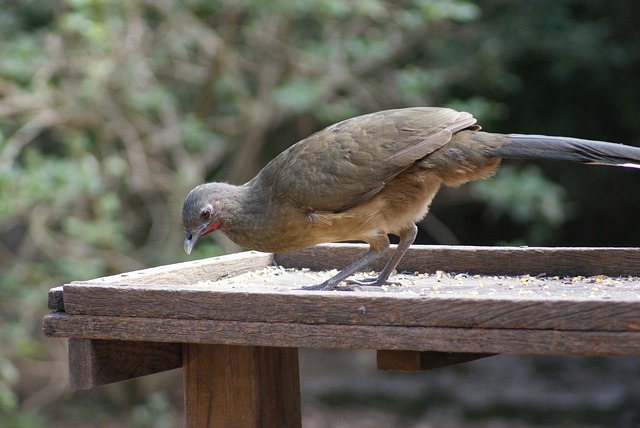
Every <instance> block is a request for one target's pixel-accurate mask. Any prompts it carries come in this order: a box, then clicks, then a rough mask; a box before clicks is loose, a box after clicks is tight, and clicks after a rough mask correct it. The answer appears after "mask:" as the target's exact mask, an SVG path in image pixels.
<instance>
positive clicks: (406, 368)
mask: <svg viewBox="0 0 640 428" xmlns="http://www.w3.org/2000/svg"><path fill="white" fill-rule="evenodd" d="M493 355H496V354H487V353H471V352H438V351H389V350H379V351H377V356H378V370H385V371H399V372H418V371H425V370H433V369H437V368H440V367H446V366H452V365H455V364H462V363H468V362H470V361H475V360H478V359H480V358H486V357H491V356H493Z"/></svg>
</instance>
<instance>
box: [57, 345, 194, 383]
mask: <svg viewBox="0 0 640 428" xmlns="http://www.w3.org/2000/svg"><path fill="white" fill-rule="evenodd" d="M181 365H182V346H181V345H180V344H179V343H158V342H148V341H141V342H127V341H121V340H92V339H75V338H71V339H69V382H70V384H71V388H72V389H89V388H95V387H97V386H101V385H107V384H110V383H114V382H120V381H123V380H129V379H133V378H135V377H140V376H146V375H150V374H153V373H158V372H162V371H166V370H171V369H175V368H178V367H180V366H181Z"/></svg>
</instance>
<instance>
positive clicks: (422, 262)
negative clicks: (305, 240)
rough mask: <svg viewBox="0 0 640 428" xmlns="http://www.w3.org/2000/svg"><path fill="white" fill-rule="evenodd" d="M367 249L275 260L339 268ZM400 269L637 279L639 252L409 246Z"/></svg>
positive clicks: (338, 247)
mask: <svg viewBox="0 0 640 428" xmlns="http://www.w3.org/2000/svg"><path fill="white" fill-rule="evenodd" d="M392 247H393V248H395V246H392ZM367 249H368V246H366V245H362V244H322V245H317V246H315V247H311V248H306V249H304V250H299V251H294V252H290V253H279V254H276V255H275V259H276V262H277V263H278V264H280V265H282V266H285V267H298V268H300V267H307V268H310V269H312V270H325V269H334V268H335V269H341V268H343V267H344V266H346V265H347V264H348V263H350V262H352V261H353V260H354V259H355V258H356V257H358V256H360V255H362V254H364V253H365V252H366V251H367ZM385 263H386V259H384V260H382V259H381V260H379V261H378V263H377V264H375V265H374V266H373V269H375V270H380V269H382V267H383V266H384V264H385ZM402 270H406V271H411V272H412V271H418V272H435V271H437V270H443V271H449V272H467V273H478V274H487V275H520V274H530V275H539V274H546V275H551V276H553V275H560V276H563V275H569V276H574V275H586V276H591V275H611V276H626V275H640V248H570V247H482V246H463V245H456V246H448V245H412V246H411V247H410V248H409V250H408V251H407V253H406V254H405V256H404V257H403V258H402V260H401V261H400V264H399V265H398V271H402Z"/></svg>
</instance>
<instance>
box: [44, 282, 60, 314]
mask: <svg viewBox="0 0 640 428" xmlns="http://www.w3.org/2000/svg"><path fill="white" fill-rule="evenodd" d="M62 290H63V287H62V286H61V285H60V286H58V287H54V288H52V289H51V290H49V295H48V299H47V306H48V307H49V309H51V310H52V311H64V299H63V291H62Z"/></svg>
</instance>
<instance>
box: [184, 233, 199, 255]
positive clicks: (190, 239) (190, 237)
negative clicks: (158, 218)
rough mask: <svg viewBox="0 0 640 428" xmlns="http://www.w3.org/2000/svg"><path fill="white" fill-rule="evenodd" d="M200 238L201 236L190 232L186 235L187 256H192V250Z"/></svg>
mask: <svg viewBox="0 0 640 428" xmlns="http://www.w3.org/2000/svg"><path fill="white" fill-rule="evenodd" d="M199 236H200V235H198V234H194V233H192V232H191V231H189V230H187V231H186V232H185V233H184V251H185V252H186V253H187V254H191V250H193V247H194V245H196V242H197V241H198V238H199Z"/></svg>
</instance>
